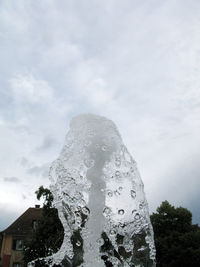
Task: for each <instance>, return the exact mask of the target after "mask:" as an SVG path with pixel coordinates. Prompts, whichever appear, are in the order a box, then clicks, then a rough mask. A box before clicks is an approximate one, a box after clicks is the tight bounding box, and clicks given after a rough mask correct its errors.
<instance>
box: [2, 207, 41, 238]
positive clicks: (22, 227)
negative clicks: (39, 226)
mask: <svg viewBox="0 0 200 267" xmlns="http://www.w3.org/2000/svg"><path fill="white" fill-rule="evenodd" d="M41 217H42V208H29V209H27V210H26V211H25V212H24V213H23V214H22V215H21V216H20V217H19V218H18V219H17V220H16V221H14V222H13V223H12V224H11V225H10V226H9V227H8V228H6V229H5V230H4V231H2V232H1V234H12V235H26V234H27V233H29V232H30V231H31V230H32V227H33V221H35V220H39V219H41Z"/></svg>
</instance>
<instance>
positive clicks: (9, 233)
mask: <svg viewBox="0 0 200 267" xmlns="http://www.w3.org/2000/svg"><path fill="white" fill-rule="evenodd" d="M41 217H42V208H40V206H39V205H36V206H35V208H29V209H27V210H26V211H25V212H24V213H23V214H22V215H21V216H20V217H19V218H18V219H17V220H16V221H15V222H14V223H12V224H11V225H10V226H9V227H8V228H7V229H5V230H4V231H2V232H1V233H0V252H1V254H0V267H23V266H24V262H23V242H24V240H25V239H26V238H27V237H28V236H29V235H30V234H31V232H32V231H33V230H34V229H35V227H36V225H37V223H38V221H39V220H40V219H41Z"/></svg>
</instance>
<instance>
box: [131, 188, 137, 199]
mask: <svg viewBox="0 0 200 267" xmlns="http://www.w3.org/2000/svg"><path fill="white" fill-rule="evenodd" d="M131 197H132V198H135V197H136V192H135V191H134V190H131Z"/></svg>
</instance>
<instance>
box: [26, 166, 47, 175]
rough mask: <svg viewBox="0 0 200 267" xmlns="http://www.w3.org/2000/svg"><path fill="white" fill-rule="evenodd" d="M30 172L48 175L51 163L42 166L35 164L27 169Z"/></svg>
mask: <svg viewBox="0 0 200 267" xmlns="http://www.w3.org/2000/svg"><path fill="white" fill-rule="evenodd" d="M26 171H27V173H28V174H31V175H34V176H42V177H48V171H49V164H44V165H41V166H33V167H31V168H29V169H27V170H26Z"/></svg>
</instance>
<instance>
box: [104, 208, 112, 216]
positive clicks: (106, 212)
mask: <svg viewBox="0 0 200 267" xmlns="http://www.w3.org/2000/svg"><path fill="white" fill-rule="evenodd" d="M103 214H104V216H106V217H107V216H109V215H110V214H111V209H110V208H108V207H105V208H104V210H103Z"/></svg>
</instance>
